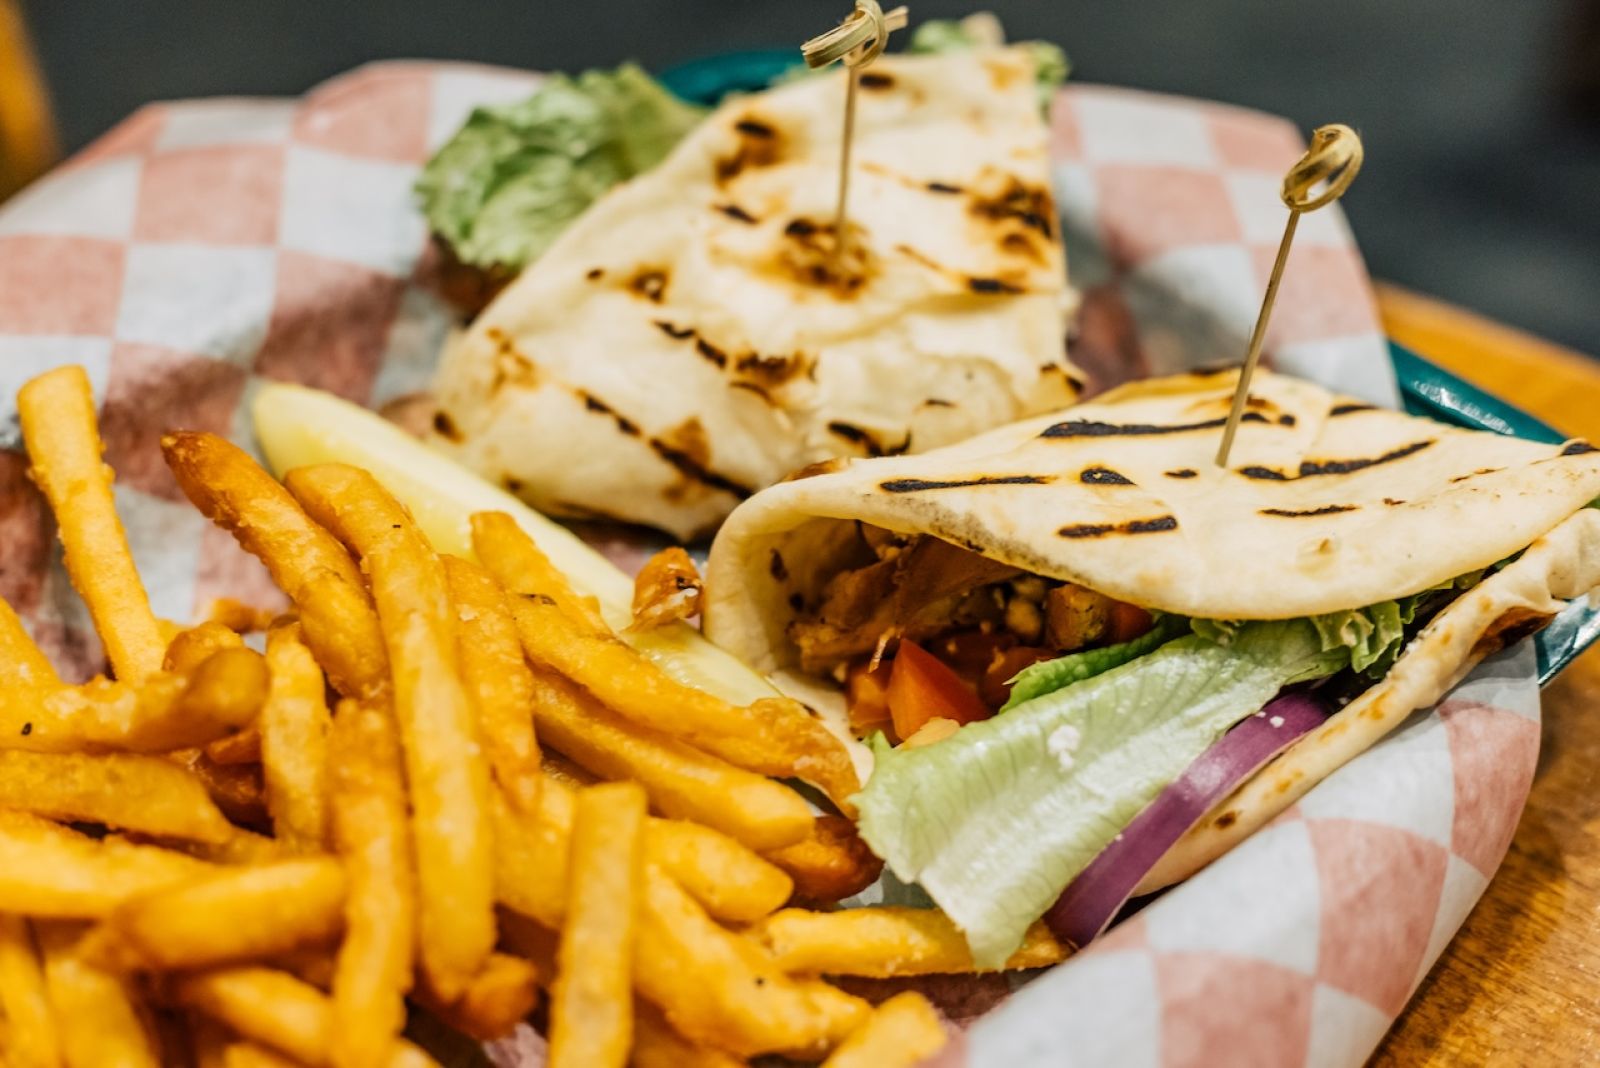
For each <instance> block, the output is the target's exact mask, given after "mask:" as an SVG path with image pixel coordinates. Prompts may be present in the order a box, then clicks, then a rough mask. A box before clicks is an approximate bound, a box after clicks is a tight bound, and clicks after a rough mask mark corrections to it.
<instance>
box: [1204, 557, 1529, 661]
mask: <svg viewBox="0 0 1600 1068" xmlns="http://www.w3.org/2000/svg"><path fill="white" fill-rule="evenodd" d="M1495 566H1496V567H1499V566H1500V565H1499V564H1496V565H1495ZM1484 574H1485V571H1484V570H1483V569H1480V570H1477V571H1469V572H1468V573H1467V574H1465V575H1458V576H1457V577H1455V578H1453V579H1450V580H1449V581H1447V582H1441V583H1439V585H1437V586H1430V587H1429V588H1428V589H1425V590H1423V591H1421V592H1420V593H1414V594H1411V595H1410V596H1408V597H1400V598H1397V599H1395V600H1393V601H1380V602H1378V603H1377V604H1369V605H1367V606H1366V607H1365V608H1350V609H1346V610H1344V611H1342V612H1328V613H1326V614H1323V615H1316V616H1308V617H1306V620H1307V622H1309V623H1310V624H1311V625H1312V626H1313V627H1315V628H1316V631H1317V636H1318V638H1320V639H1321V641H1322V647H1323V648H1324V649H1327V650H1333V649H1341V648H1342V649H1347V650H1349V653H1350V666H1351V667H1352V668H1353V669H1355V670H1356V671H1359V672H1361V673H1362V674H1364V675H1366V676H1368V677H1369V678H1374V679H1379V678H1382V677H1383V676H1384V675H1385V674H1386V673H1387V672H1388V671H1389V668H1391V667H1393V666H1394V662H1395V660H1397V659H1398V658H1399V656H1400V652H1401V650H1402V649H1404V648H1405V643H1406V627H1407V626H1409V625H1410V624H1411V622H1412V621H1413V620H1415V619H1416V617H1417V610H1418V609H1419V608H1420V607H1421V606H1422V605H1423V604H1424V603H1425V602H1426V601H1428V600H1429V599H1431V598H1432V597H1433V596H1434V595H1435V594H1437V593H1440V592H1442V591H1446V590H1465V589H1469V588H1471V587H1472V586H1475V585H1477V584H1478V582H1479V581H1480V580H1481V579H1482V578H1483V576H1484ZM1189 625H1190V627H1192V628H1193V630H1194V632H1195V633H1196V634H1198V635H1200V636H1201V637H1203V638H1205V639H1207V640H1208V641H1213V642H1216V643H1217V644H1219V645H1227V644H1229V643H1230V642H1231V641H1232V640H1233V637H1234V635H1235V634H1237V633H1238V632H1239V631H1240V629H1241V628H1243V627H1247V626H1250V624H1247V623H1243V622H1240V621H1237V620H1226V619H1192V620H1190V621H1189Z"/></svg>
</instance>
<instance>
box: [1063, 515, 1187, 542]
mask: <svg viewBox="0 0 1600 1068" xmlns="http://www.w3.org/2000/svg"><path fill="white" fill-rule="evenodd" d="M1177 529H1178V519H1177V517H1176V516H1170V515H1158V516H1155V517H1154V518H1151V519H1130V520H1128V521H1127V522H1125V523H1076V524H1073V525H1072V526H1066V527H1062V528H1061V529H1060V530H1058V531H1056V533H1057V534H1058V535H1060V536H1061V537H1063V538H1103V537H1105V536H1106V535H1107V534H1160V533H1163V532H1165V531H1169V530H1177Z"/></svg>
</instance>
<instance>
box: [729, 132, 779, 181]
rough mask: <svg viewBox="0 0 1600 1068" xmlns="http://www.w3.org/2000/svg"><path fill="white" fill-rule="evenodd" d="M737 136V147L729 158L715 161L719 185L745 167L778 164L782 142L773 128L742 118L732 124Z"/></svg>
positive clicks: (735, 175)
mask: <svg viewBox="0 0 1600 1068" xmlns="http://www.w3.org/2000/svg"><path fill="white" fill-rule="evenodd" d="M733 129H734V132H735V133H737V134H738V135H739V147H738V148H737V149H736V150H735V151H734V153H733V155H731V156H723V157H722V158H721V159H719V160H717V165H716V173H717V181H718V182H719V183H722V182H727V181H729V180H731V179H733V178H735V177H737V176H738V175H739V173H740V172H741V171H743V170H744V169H745V168H747V167H770V166H771V165H772V164H774V163H776V162H778V156H779V153H780V151H781V149H782V140H781V138H779V136H778V131H777V130H776V129H774V128H773V127H771V126H769V125H767V124H766V123H764V122H761V121H760V120H758V119H754V118H748V117H747V118H743V119H740V120H739V121H738V122H736V123H734V124H733Z"/></svg>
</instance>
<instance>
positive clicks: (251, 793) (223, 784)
mask: <svg viewBox="0 0 1600 1068" xmlns="http://www.w3.org/2000/svg"><path fill="white" fill-rule="evenodd" d="M172 757H173V759H174V760H175V761H177V762H178V763H179V764H180V765H182V766H183V767H185V768H188V769H189V773H190V774H191V775H193V776H194V777H195V778H197V779H199V780H200V783H201V785H203V786H204V787H205V788H206V793H208V794H210V795H211V800H213V801H215V802H216V803H217V807H218V808H220V809H221V810H222V812H223V815H225V816H227V817H228V818H229V819H230V820H232V821H233V822H234V823H238V824H241V825H244V826H247V827H259V828H265V827H266V826H267V824H268V819H267V788H266V785H265V784H264V783H263V782H262V781H261V765H259V764H218V763H217V762H216V761H214V760H212V759H211V758H210V757H209V756H207V755H206V754H205V751H204V750H201V749H185V750H183V751H181V752H177V753H174V754H172Z"/></svg>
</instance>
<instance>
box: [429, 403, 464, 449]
mask: <svg viewBox="0 0 1600 1068" xmlns="http://www.w3.org/2000/svg"><path fill="white" fill-rule="evenodd" d="M433 431H434V433H436V434H438V435H439V436H440V437H441V438H444V439H445V440H446V441H453V442H455V443H456V444H458V445H459V444H460V443H461V430H460V429H459V428H458V427H457V426H456V421H455V420H454V419H451V418H450V413H449V412H446V411H445V410H444V409H443V408H440V409H439V410H438V411H436V412H434V413H433Z"/></svg>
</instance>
